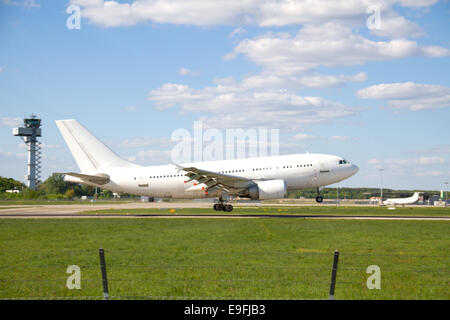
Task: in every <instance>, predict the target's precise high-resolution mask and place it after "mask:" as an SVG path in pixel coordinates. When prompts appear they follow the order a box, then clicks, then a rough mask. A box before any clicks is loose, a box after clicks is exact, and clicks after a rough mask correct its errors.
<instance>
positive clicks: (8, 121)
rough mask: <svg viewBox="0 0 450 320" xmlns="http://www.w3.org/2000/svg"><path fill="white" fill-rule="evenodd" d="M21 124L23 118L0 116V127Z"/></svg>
mask: <svg viewBox="0 0 450 320" xmlns="http://www.w3.org/2000/svg"><path fill="white" fill-rule="evenodd" d="M22 124H23V119H21V118H9V117H3V118H0V127H16V126H20V125H22Z"/></svg>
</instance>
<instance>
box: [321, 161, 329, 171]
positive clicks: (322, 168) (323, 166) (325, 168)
mask: <svg viewBox="0 0 450 320" xmlns="http://www.w3.org/2000/svg"><path fill="white" fill-rule="evenodd" d="M327 172H330V168H329V167H328V164H327V163H326V162H325V161H323V162H320V173H327Z"/></svg>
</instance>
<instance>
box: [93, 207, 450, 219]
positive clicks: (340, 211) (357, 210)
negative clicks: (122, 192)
mask: <svg viewBox="0 0 450 320" xmlns="http://www.w3.org/2000/svg"><path fill="white" fill-rule="evenodd" d="M86 213H97V214H119V215H121V214H167V215H176V214H220V213H222V214H227V215H228V214H230V215H242V214H248V215H290V214H292V215H348V216H355V215H358V216H386V215H387V216H394V215H395V216H449V217H450V208H439V207H436V208H435V207H404V208H403V207H398V208H396V209H395V210H389V209H388V208H386V207H359V206H345V207H344V206H340V207H336V206H320V205H314V206H292V207H291V206H286V207H276V206H273V207H269V206H259V207H248V206H247V207H245V206H238V205H236V206H235V207H234V209H233V211H232V212H231V213H228V212H227V213H225V212H217V211H214V210H213V209H212V208H176V204H175V205H174V208H171V209H170V208H169V209H158V208H148V209H108V210H87V211H86Z"/></svg>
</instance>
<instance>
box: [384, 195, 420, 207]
mask: <svg viewBox="0 0 450 320" xmlns="http://www.w3.org/2000/svg"><path fill="white" fill-rule="evenodd" d="M419 194H420V192H414V194H413V195H412V196H411V197H408V198H394V199H386V200H384V201H383V202H382V204H381V205H382V206H388V205H394V206H396V205H402V206H405V204H413V203H415V202H417V201H418V200H419Z"/></svg>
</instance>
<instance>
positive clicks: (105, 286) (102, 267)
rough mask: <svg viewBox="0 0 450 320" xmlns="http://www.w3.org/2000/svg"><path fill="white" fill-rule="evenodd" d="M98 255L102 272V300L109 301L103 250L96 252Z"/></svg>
mask: <svg viewBox="0 0 450 320" xmlns="http://www.w3.org/2000/svg"><path fill="white" fill-rule="evenodd" d="M98 253H99V255H100V268H101V270H102V281H103V300H108V299H109V290H108V278H107V277H106V261H105V250H104V249H103V248H100V249H99V250H98Z"/></svg>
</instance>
